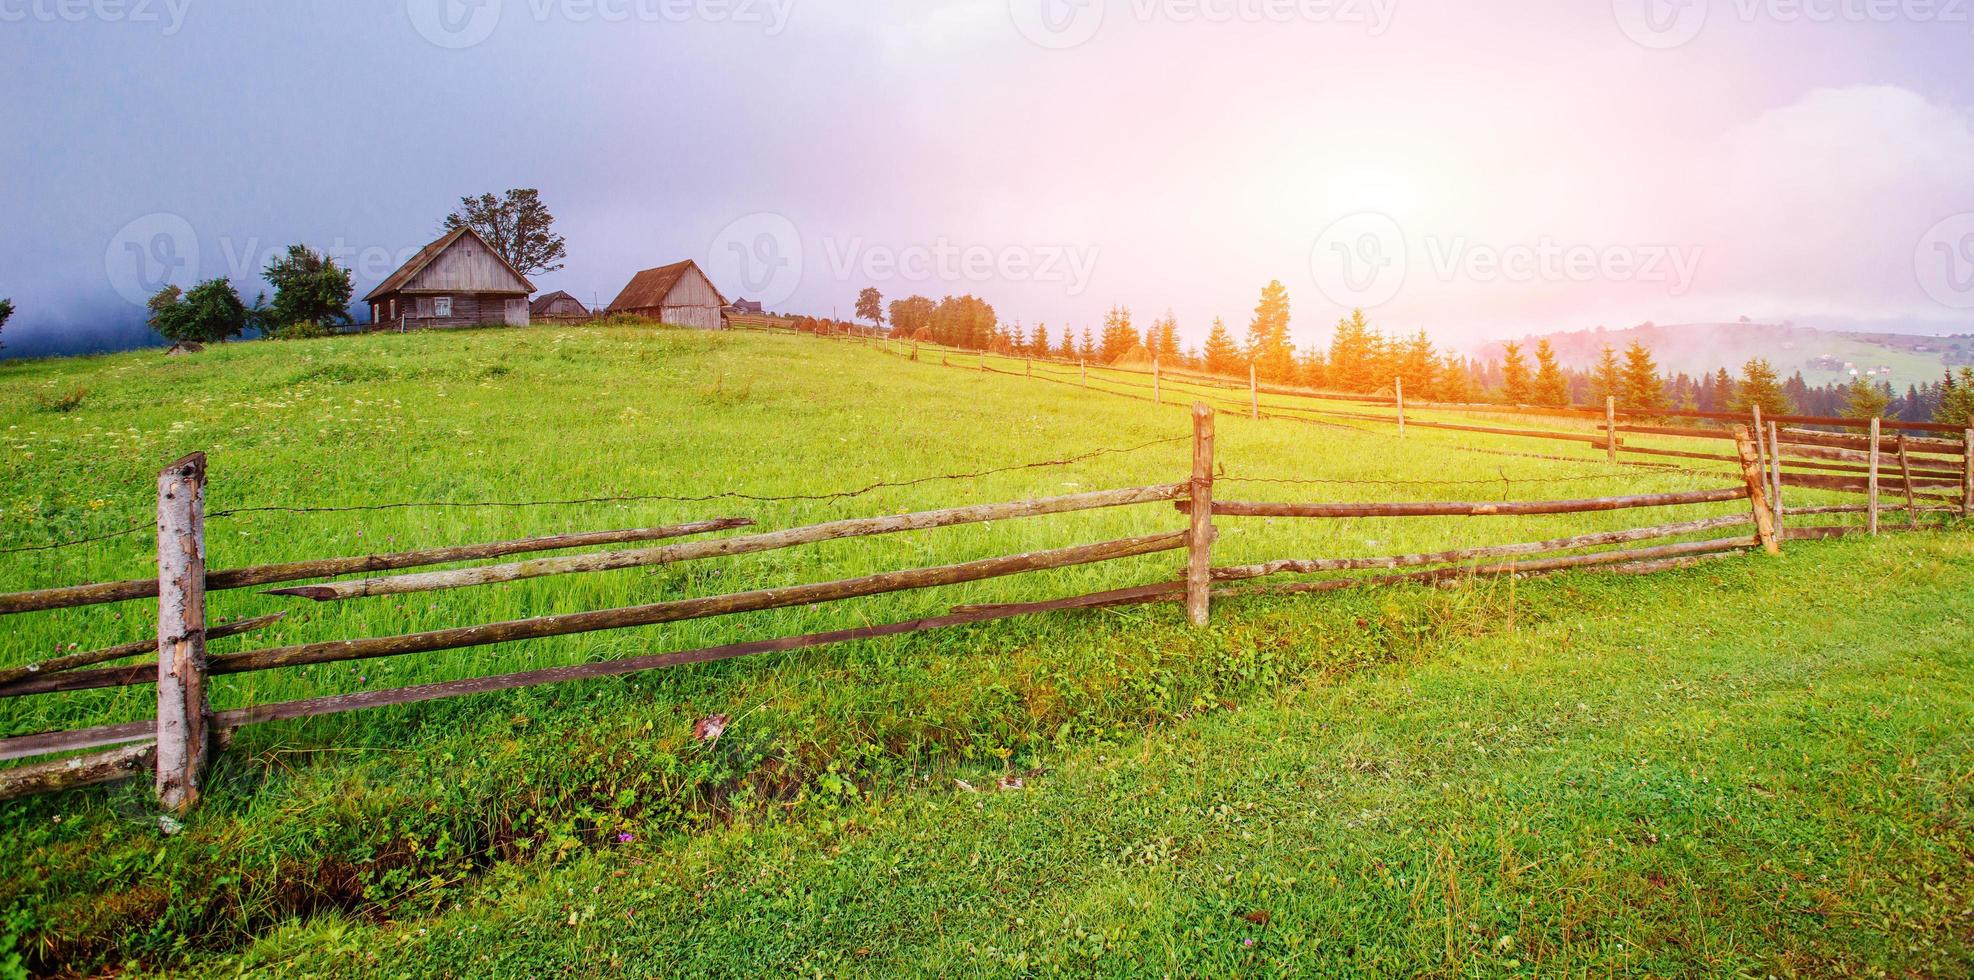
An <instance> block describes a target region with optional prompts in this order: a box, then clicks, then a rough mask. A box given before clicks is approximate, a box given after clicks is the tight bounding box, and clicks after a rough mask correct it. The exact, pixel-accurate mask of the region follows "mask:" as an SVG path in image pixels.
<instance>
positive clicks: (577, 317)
mask: <svg viewBox="0 0 1974 980" xmlns="http://www.w3.org/2000/svg"><path fill="white" fill-rule="evenodd" d="M528 319H529V320H532V321H534V322H535V323H581V322H583V321H584V320H587V319H589V307H586V306H584V305H583V304H582V301H581V300H578V299H577V298H575V297H574V296H571V295H569V294H568V293H566V292H563V291H562V290H560V289H558V290H556V291H555V292H552V293H545V294H543V295H541V296H538V297H536V298H535V301H534V302H532V303H529V304H528Z"/></svg>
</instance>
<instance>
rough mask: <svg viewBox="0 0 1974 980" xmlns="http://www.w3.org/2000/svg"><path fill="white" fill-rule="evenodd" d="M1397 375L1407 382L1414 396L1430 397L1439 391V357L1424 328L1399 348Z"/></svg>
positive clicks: (1408, 388)
mask: <svg viewBox="0 0 1974 980" xmlns="http://www.w3.org/2000/svg"><path fill="white" fill-rule="evenodd" d="M1397 360H1398V363H1397V365H1396V372H1395V373H1396V375H1397V377H1399V378H1401V379H1403V380H1404V382H1405V390H1406V391H1407V392H1409V393H1411V396H1412V397H1413V398H1430V397H1433V396H1434V395H1435V394H1436V392H1437V391H1438V380H1439V377H1438V376H1439V357H1438V354H1437V353H1436V352H1434V350H1433V342H1432V340H1431V339H1430V338H1428V337H1427V336H1426V332H1425V331H1424V330H1421V331H1419V332H1418V333H1416V334H1413V335H1412V338H1411V339H1410V340H1407V341H1406V342H1405V344H1404V346H1402V347H1400V348H1399V350H1398V358H1397Z"/></svg>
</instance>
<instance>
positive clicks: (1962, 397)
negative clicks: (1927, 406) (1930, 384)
mask: <svg viewBox="0 0 1974 980" xmlns="http://www.w3.org/2000/svg"><path fill="white" fill-rule="evenodd" d="M1970 420H1974V368H1961V369H1960V377H1959V378H1955V377H1954V376H1953V372H1952V371H1948V372H1947V376H1946V379H1945V380H1944V381H1941V382H1940V404H1939V405H1938V406H1937V407H1935V408H1934V409H1933V421H1935V422H1942V423H1945V424H1947V425H1963V426H1964V425H1974V421H1970Z"/></svg>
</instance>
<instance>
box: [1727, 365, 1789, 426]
mask: <svg viewBox="0 0 1974 980" xmlns="http://www.w3.org/2000/svg"><path fill="white" fill-rule="evenodd" d="M1757 405H1759V406H1761V410H1762V414H1763V415H1787V414H1789V409H1790V405H1789V396H1788V395H1786V394H1783V392H1782V386H1781V385H1779V384H1777V383H1776V381H1775V368H1773V367H1771V366H1770V365H1769V363H1768V361H1766V360H1764V359H1762V358H1759V357H1757V358H1753V359H1751V360H1750V361H1748V363H1746V364H1743V365H1741V383H1740V384H1739V385H1738V386H1736V388H1735V390H1734V400H1733V401H1732V402H1730V403H1728V410H1729V411H1732V412H1737V413H1741V414H1747V413H1750V412H1752V411H1754V409H1755V406H1757Z"/></svg>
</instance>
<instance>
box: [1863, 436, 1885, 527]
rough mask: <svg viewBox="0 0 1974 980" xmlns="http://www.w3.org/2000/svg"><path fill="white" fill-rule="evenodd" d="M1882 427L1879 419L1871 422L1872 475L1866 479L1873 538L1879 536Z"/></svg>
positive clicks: (1869, 523)
mask: <svg viewBox="0 0 1974 980" xmlns="http://www.w3.org/2000/svg"><path fill="white" fill-rule="evenodd" d="M1882 425H1883V423H1881V422H1880V421H1879V420H1878V419H1875V418H1874V419H1872V420H1871V475H1870V476H1869V477H1867V478H1866V483H1867V487H1866V493H1868V494H1869V495H1870V497H1871V499H1870V501H1869V502H1870V505H1871V510H1870V513H1869V518H1870V519H1869V521H1868V524H1867V526H1869V527H1870V529H1871V535H1872V536H1873V537H1877V536H1878V433H1879V430H1880V428H1881V426H1882Z"/></svg>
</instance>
